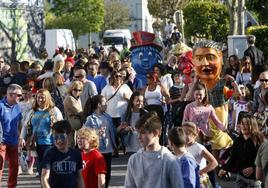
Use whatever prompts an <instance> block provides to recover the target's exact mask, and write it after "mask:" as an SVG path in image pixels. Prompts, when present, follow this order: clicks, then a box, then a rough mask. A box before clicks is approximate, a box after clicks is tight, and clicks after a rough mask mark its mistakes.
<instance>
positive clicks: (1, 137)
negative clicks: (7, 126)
mask: <svg viewBox="0 0 268 188" xmlns="http://www.w3.org/2000/svg"><path fill="white" fill-rule="evenodd" d="M2 142H3V128H2V124H1V122H0V145H1V143H2Z"/></svg>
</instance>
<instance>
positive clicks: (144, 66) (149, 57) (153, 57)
mask: <svg viewBox="0 0 268 188" xmlns="http://www.w3.org/2000/svg"><path fill="white" fill-rule="evenodd" d="M161 60H162V57H161V55H160V53H159V51H158V50H157V49H156V48H154V47H152V46H141V47H137V48H135V49H133V50H132V52H131V62H132V67H133V68H134V70H135V71H136V73H137V75H136V76H137V78H139V79H141V80H142V83H143V85H145V84H146V73H147V72H150V71H152V70H153V66H154V64H156V63H158V62H160V61H161Z"/></svg>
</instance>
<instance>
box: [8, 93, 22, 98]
mask: <svg viewBox="0 0 268 188" xmlns="http://www.w3.org/2000/svg"><path fill="white" fill-rule="evenodd" d="M10 95H16V96H17V97H19V98H21V97H22V94H17V93H10Z"/></svg>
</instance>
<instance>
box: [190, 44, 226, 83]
mask: <svg viewBox="0 0 268 188" xmlns="http://www.w3.org/2000/svg"><path fill="white" fill-rule="evenodd" d="M221 63H222V53H221V52H220V51H217V50H216V49H214V48H197V49H195V50H194V53H193V64H194V67H195V71H196V74H197V75H198V76H199V78H200V79H201V80H207V81H208V80H215V79H217V78H219V77H220V74H221V69H222V68H221V67H222V64H221Z"/></svg>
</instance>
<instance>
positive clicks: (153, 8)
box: [147, 0, 178, 20]
mask: <svg viewBox="0 0 268 188" xmlns="http://www.w3.org/2000/svg"><path fill="white" fill-rule="evenodd" d="M177 3H178V0H148V4H147V7H148V9H149V12H150V14H151V15H152V16H154V17H156V18H160V19H162V20H164V19H172V18H173V15H174V13H175V11H176V10H177V7H176V5H177Z"/></svg>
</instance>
